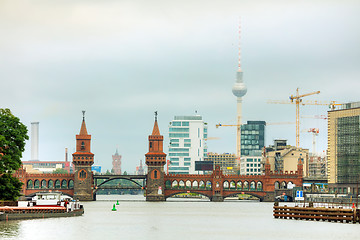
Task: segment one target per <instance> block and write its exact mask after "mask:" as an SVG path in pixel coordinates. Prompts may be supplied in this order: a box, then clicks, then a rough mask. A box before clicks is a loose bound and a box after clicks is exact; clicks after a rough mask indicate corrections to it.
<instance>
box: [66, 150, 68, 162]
mask: <svg viewBox="0 0 360 240" xmlns="http://www.w3.org/2000/svg"><path fill="white" fill-rule="evenodd" d="M67 161H68V149H67V148H65V162H67Z"/></svg>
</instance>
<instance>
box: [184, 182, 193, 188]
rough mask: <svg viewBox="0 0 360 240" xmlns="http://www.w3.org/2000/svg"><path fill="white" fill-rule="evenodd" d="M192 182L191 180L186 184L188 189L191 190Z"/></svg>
mask: <svg viewBox="0 0 360 240" xmlns="http://www.w3.org/2000/svg"><path fill="white" fill-rule="evenodd" d="M191 185H192V184H191V181H190V180H186V182H185V187H186V189H190V188H191Z"/></svg>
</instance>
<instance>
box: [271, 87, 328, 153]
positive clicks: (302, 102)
mask: <svg viewBox="0 0 360 240" xmlns="http://www.w3.org/2000/svg"><path fill="white" fill-rule="evenodd" d="M319 93H320V91H316V92H311V93H306V94H301V95H300V94H299V88H296V95H295V96H294V95H291V96H290V97H289V98H290V101H291V102H283V101H268V103H280V104H296V147H297V148H298V147H299V145H300V131H299V129H300V120H299V118H300V103H301V104H302V105H329V103H322V102H318V101H314V102H311V101H306V102H304V101H303V100H302V98H303V97H307V96H310V95H314V94H319ZM294 100H295V102H294Z"/></svg>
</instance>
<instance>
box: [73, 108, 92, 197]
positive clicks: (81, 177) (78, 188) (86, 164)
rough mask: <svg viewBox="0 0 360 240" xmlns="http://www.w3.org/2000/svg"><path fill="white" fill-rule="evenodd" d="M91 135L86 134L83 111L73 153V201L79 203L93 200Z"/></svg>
mask: <svg viewBox="0 0 360 240" xmlns="http://www.w3.org/2000/svg"><path fill="white" fill-rule="evenodd" d="M90 143H91V135H89V134H88V133H87V130H86V124H85V111H83V121H82V124H81V129H80V133H79V135H76V152H74V153H73V164H74V167H75V173H74V199H79V200H81V201H92V200H93V175H92V172H91V165H93V164H94V154H93V153H91V151H90V150H91V148H90Z"/></svg>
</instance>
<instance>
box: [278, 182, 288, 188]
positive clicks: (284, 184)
mask: <svg viewBox="0 0 360 240" xmlns="http://www.w3.org/2000/svg"><path fill="white" fill-rule="evenodd" d="M286 188H287V183H286V182H285V181H282V182H281V185H280V189H286Z"/></svg>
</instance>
